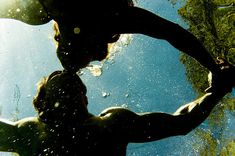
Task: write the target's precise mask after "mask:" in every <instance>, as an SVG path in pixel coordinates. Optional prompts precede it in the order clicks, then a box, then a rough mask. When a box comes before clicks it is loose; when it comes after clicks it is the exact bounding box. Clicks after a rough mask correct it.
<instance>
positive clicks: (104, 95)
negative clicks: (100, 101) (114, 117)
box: [102, 92, 110, 98]
mask: <svg viewBox="0 0 235 156" xmlns="http://www.w3.org/2000/svg"><path fill="white" fill-rule="evenodd" d="M108 96H110V93H107V92H102V97H103V98H106V97H108Z"/></svg>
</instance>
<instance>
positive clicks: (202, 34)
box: [178, 0, 235, 156]
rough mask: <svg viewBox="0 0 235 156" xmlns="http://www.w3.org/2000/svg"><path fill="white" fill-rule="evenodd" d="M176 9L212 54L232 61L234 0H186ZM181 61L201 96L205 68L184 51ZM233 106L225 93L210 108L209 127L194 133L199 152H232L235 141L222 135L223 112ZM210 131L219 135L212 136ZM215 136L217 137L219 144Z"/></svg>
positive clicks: (234, 53)
mask: <svg viewBox="0 0 235 156" xmlns="http://www.w3.org/2000/svg"><path fill="white" fill-rule="evenodd" d="M178 12H179V14H180V15H181V16H182V17H183V19H184V20H185V22H186V23H187V24H188V25H189V31H190V32H191V33H193V34H194V35H195V36H196V37H197V38H198V40H199V41H200V42H201V43H202V44H203V45H204V46H205V48H206V49H207V50H208V51H209V52H210V54H211V56H212V57H213V58H216V57H218V56H219V57H222V58H224V59H226V60H228V61H229V62H230V63H232V64H235V5H234V0H188V1H187V2H186V3H185V5H184V6H183V7H182V8H181V9H179V11H178ZM181 62H182V63H183V64H184V66H185V70H186V76H187V79H188V80H189V82H190V83H191V84H192V86H193V88H194V89H195V91H196V92H197V93H198V95H199V96H200V95H201V94H203V93H204V90H205V88H206V87H207V86H208V82H207V73H208V71H206V69H205V68H204V67H202V66H201V65H200V64H199V63H198V62H197V61H195V60H194V59H192V58H191V57H189V56H187V55H185V54H182V56H181ZM234 110H235V98H230V97H229V95H228V96H226V97H225V98H224V99H223V100H221V104H220V105H219V106H217V107H216V108H215V109H214V110H213V112H212V113H211V115H210V117H209V118H208V120H207V121H208V126H209V129H211V131H205V130H202V129H197V130H196V136H197V137H199V138H200V140H201V143H203V145H200V146H199V145H195V146H197V147H198V151H199V154H200V155H203V156H204V155H210V156H214V155H222V156H225V155H235V141H234V140H233V141H228V138H225V137H224V136H223V131H224V129H223V127H225V126H226V121H227V120H228V119H227V117H226V113H225V112H231V113H233V114H234ZM218 129H219V130H220V132H218ZM213 131H215V132H213ZM213 133H219V135H218V134H217V135H215V136H214V137H213V135H212V134H213ZM216 140H219V142H220V144H218V141H216Z"/></svg>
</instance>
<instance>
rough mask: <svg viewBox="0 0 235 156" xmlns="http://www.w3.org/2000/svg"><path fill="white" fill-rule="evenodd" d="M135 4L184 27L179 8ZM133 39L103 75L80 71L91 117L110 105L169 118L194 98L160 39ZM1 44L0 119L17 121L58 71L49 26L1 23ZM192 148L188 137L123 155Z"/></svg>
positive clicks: (151, 155) (161, 0)
mask: <svg viewBox="0 0 235 156" xmlns="http://www.w3.org/2000/svg"><path fill="white" fill-rule="evenodd" d="M138 5H139V6H141V7H144V8H146V9H149V10H150V11H152V12H154V13H156V14H158V15H160V16H162V17H164V18H166V19H168V20H171V21H173V22H176V23H178V24H179V25H181V26H183V27H187V26H186V25H185V23H183V21H182V19H181V18H180V17H179V15H178V14H177V9H178V8H179V7H180V6H181V5H182V4H181V3H177V4H176V5H175V6H173V5H172V4H171V3H170V2H169V1H166V0H157V1H156V0H146V1H144V0H142V1H138ZM156 31H157V30H156ZM172 35H174V34H172ZM131 38H132V39H131V41H130V44H128V45H127V46H123V47H122V48H121V50H120V51H119V52H118V53H117V54H116V56H115V57H114V59H113V60H112V61H106V62H104V64H103V68H102V75H101V76H99V77H94V76H93V75H92V74H91V73H90V72H89V71H88V70H84V71H83V74H82V76H81V77H82V79H83V81H84V83H85V84H86V85H87V88H88V98H89V110H90V111H91V112H92V113H93V114H95V115H98V114H99V113H100V112H101V111H102V110H103V109H105V108H107V107H110V106H123V107H127V108H129V109H131V110H133V111H135V112H137V113H139V112H156V111H161V112H167V113H173V112H174V111H175V110H176V109H177V108H178V107H179V106H181V105H182V104H185V103H187V102H190V101H192V100H193V99H195V98H196V94H195V92H194V91H193V90H192V87H191V85H190V84H189V83H188V81H187V80H186V76H185V69H184V67H183V65H182V64H181V63H180V61H179V56H180V52H179V51H178V50H176V49H175V48H173V47H172V46H171V45H170V44H169V43H168V42H166V41H164V40H156V39H153V38H150V37H147V36H144V35H133V36H132V37H131ZM0 41H1V42H0V73H1V74H0V80H1V81H0V99H1V100H0V108H1V112H0V113H1V117H2V118H7V119H11V120H16V119H21V118H24V117H28V116H36V115H37V114H36V112H35V111H34V109H33V107H32V98H33V96H34V95H35V93H36V83H37V82H38V80H39V79H40V78H42V77H43V76H47V75H48V74H50V73H51V72H52V71H54V70H58V69H62V67H61V65H60V63H59V61H58V59H57V57H56V54H55V44H54V42H53V31H52V23H49V24H46V25H43V26H30V25H27V24H24V23H22V22H18V21H14V20H6V19H4V20H1V22H0ZM104 94H105V95H107V96H104ZM193 144H194V137H193V132H191V133H190V134H188V135H187V136H179V137H172V138H167V139H163V140H160V141H155V142H151V143H144V144H130V145H129V146H128V149H127V155H128V156H157V155H159V156H167V155H171V156H178V155H180V156H184V155H197V151H196V150H195V149H194V148H193ZM0 155H4V156H6V155H8V154H6V153H4V154H3V153H0Z"/></svg>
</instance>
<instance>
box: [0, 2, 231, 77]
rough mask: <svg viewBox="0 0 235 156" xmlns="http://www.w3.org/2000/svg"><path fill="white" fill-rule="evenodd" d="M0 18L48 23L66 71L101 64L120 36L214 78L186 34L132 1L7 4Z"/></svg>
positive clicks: (208, 61)
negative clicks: (177, 56)
mask: <svg viewBox="0 0 235 156" xmlns="http://www.w3.org/2000/svg"><path fill="white" fill-rule="evenodd" d="M0 18H12V19H16V20H20V21H22V22H25V23H27V24H31V25H41V24H45V23H47V22H49V21H51V20H54V21H55V22H56V24H55V29H56V32H57V33H56V35H55V39H56V40H57V41H58V48H57V56H58V58H59V60H60V62H61V64H62V66H63V67H64V68H65V69H66V70H69V71H73V72H75V71H78V70H79V69H81V68H83V67H86V66H87V65H88V64H89V63H90V62H91V61H97V60H98V61H101V60H103V59H105V58H106V57H107V55H108V44H109V43H114V42H116V41H117V40H118V39H119V36H120V34H129V33H131V34H144V35H147V36H150V37H153V38H156V39H164V40H167V41H168V42H169V43H170V44H171V45H173V46H174V47H175V48H177V49H179V50H180V51H182V52H185V53H186V54H188V55H190V56H192V57H193V58H195V59H196V60H197V61H199V62H200V63H201V64H202V65H203V66H204V67H206V68H207V69H208V70H210V71H211V72H212V73H213V74H220V68H219V67H218V66H217V64H216V63H215V61H214V59H213V58H212V57H211V56H210V54H209V53H208V52H207V50H206V49H205V48H204V47H203V46H202V45H201V44H200V43H199V42H198V40H197V39H196V38H195V37H194V36H193V35H192V34H191V33H189V32H188V31H187V30H185V29H183V28H182V27H180V26H179V25H177V24H175V23H173V22H171V21H168V20H166V19H163V18H161V17H159V16H157V15H156V14H153V13H151V12H149V11H147V10H145V9H143V8H140V7H137V6H135V5H134V4H133V2H132V0H101V1H92V2H90V1H85V0H83V1H80V0H78V1H76V0H70V1H64V0H7V1H3V2H2V4H1V5H0ZM233 71H235V70H233ZM234 73H235V72H234Z"/></svg>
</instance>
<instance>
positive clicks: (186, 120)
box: [0, 71, 233, 156]
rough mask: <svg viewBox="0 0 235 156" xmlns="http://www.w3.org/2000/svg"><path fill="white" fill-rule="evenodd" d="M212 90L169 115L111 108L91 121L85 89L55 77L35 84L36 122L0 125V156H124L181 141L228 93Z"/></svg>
mask: <svg viewBox="0 0 235 156" xmlns="http://www.w3.org/2000/svg"><path fill="white" fill-rule="evenodd" d="M210 80H211V79H210ZM214 86H216V88H217V89H215V90H214V89H212V90H213V91H212V92H210V93H206V94H205V95H203V96H202V97H200V98H198V99H196V100H195V101H193V102H191V103H188V104H186V105H183V106H182V107H180V108H179V109H178V110H177V111H176V112H175V113H173V114H167V113H158V112H147V113H141V114H138V113H134V112H132V111H130V110H128V109H125V108H121V107H111V108H107V109H106V110H104V111H103V112H102V113H101V114H100V115H98V116H95V115H92V114H91V113H89V111H88V109H87V105H88V100H87V97H86V87H85V85H84V84H83V83H82V81H81V79H80V78H79V76H78V75H76V74H71V73H68V72H61V71H56V72H54V73H52V74H51V75H50V76H49V77H47V78H44V79H43V80H42V81H41V82H40V83H39V88H38V93H37V95H36V96H35V99H34V101H33V104H34V107H35V109H36V110H37V112H38V116H37V117H31V118H25V119H22V120H19V121H17V122H9V121H6V120H2V119H1V120H0V135H1V137H0V151H10V152H16V153H18V154H20V155H24V156H34V155H35V156H39V155H53V156H65V155H69V156H76V155H80V156H89V155H103V156H110V155H112V156H124V155H125V153H126V148H127V145H128V143H131V142H139V143H140V142H150V141H155V140H160V139H163V138H167V137H171V136H178V135H186V134H187V133H189V132H190V131H192V130H193V129H194V128H196V127H197V126H198V125H199V124H200V123H202V122H203V121H204V120H205V119H206V118H207V116H208V115H209V114H210V112H211V110H212V109H213V108H214V106H216V104H217V102H219V100H220V99H221V98H222V97H223V96H224V95H226V93H227V92H228V91H229V90H231V88H232V87H233V86H229V85H226V83H224V85H221V83H219V84H214V85H212V87H214ZM218 88H219V89H218Z"/></svg>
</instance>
